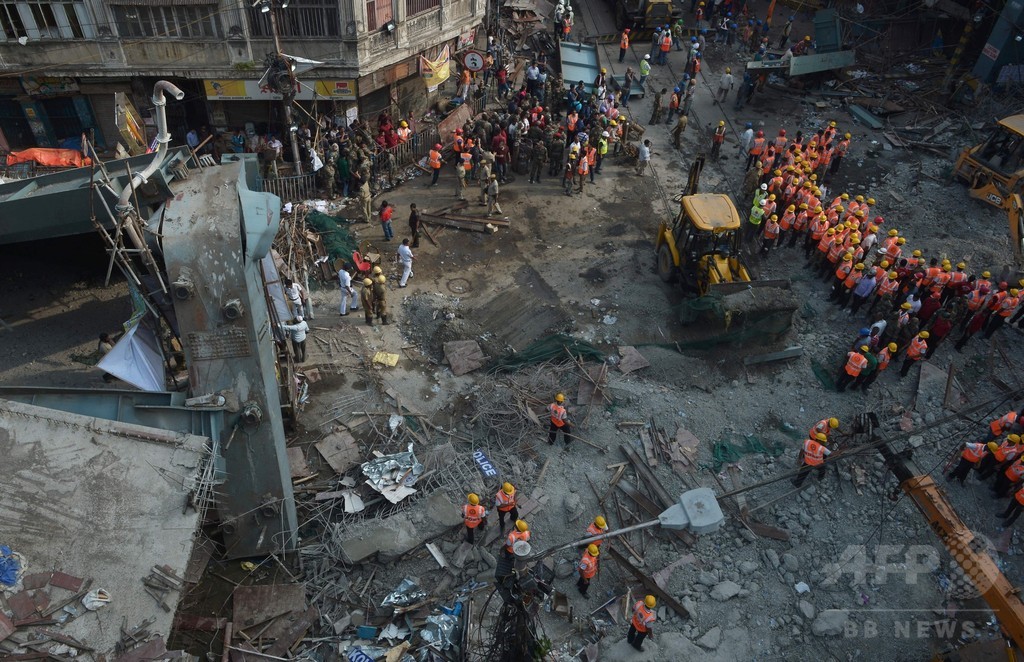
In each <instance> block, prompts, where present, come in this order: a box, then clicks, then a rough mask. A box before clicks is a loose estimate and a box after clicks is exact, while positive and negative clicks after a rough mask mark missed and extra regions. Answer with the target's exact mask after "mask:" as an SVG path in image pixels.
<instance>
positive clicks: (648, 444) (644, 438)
mask: <svg viewBox="0 0 1024 662" xmlns="http://www.w3.org/2000/svg"><path fill="white" fill-rule="evenodd" d="M640 444H641V445H642V446H643V449H644V456H645V457H646V459H647V466H650V467H656V466H658V458H657V456H656V455H655V454H654V443H653V442H652V441H651V435H650V433H648V432H647V430H645V429H644V428H640Z"/></svg>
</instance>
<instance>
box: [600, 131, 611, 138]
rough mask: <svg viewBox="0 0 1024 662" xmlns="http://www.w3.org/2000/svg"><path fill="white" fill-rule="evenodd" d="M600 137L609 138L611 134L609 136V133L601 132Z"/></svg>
mask: <svg viewBox="0 0 1024 662" xmlns="http://www.w3.org/2000/svg"><path fill="white" fill-rule="evenodd" d="M601 135H602V136H604V137H605V138H607V137H609V136H610V135H611V134H610V133H608V132H607V131H602V132H601Z"/></svg>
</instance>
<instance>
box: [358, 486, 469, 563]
mask: <svg viewBox="0 0 1024 662" xmlns="http://www.w3.org/2000/svg"><path fill="white" fill-rule="evenodd" d="M460 524H462V513H461V512H460V511H459V509H458V508H457V507H456V506H455V505H454V504H452V502H451V501H450V500H449V499H448V497H446V496H445V494H444V493H443V492H441V491H438V492H434V494H432V495H430V496H429V497H427V498H426V499H422V500H421V501H419V502H417V504H416V505H415V506H413V507H412V508H409V509H407V510H404V511H402V512H400V513H398V514H396V515H392V516H391V517H388V518H385V519H383V520H373V521H368V522H364V523H361V524H360V525H356V526H353V527H349V528H347V529H345V531H344V533H343V535H339V536H338V540H339V542H340V543H341V548H342V551H343V552H344V554H345V556H346V557H347V558H348V559H349V560H350V561H351V562H352V563H359V562H361V561H363V560H365V559H367V558H370V557H371V556H373V555H374V554H377V555H379V557H380V559H381V560H382V561H383V562H387V561H388V560H390V559H395V558H397V557H399V556H401V555H402V554H405V553H406V552H408V551H410V550H412V549H415V548H416V547H419V546H420V545H422V544H423V543H424V542H425V541H427V540H431V539H433V538H435V537H437V536H439V535H441V534H443V533H445V532H446V531H448V530H449V529H451V528H452V527H455V526H458V525H460Z"/></svg>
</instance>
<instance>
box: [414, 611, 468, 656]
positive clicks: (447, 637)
mask: <svg viewBox="0 0 1024 662" xmlns="http://www.w3.org/2000/svg"><path fill="white" fill-rule="evenodd" d="M458 624H459V621H458V619H457V618H455V617H454V616H449V615H448V614H439V615H437V616H427V624H426V625H425V626H423V629H422V630H420V638H421V639H423V641H425V642H427V643H428V644H436V645H437V647H438V648H440V649H441V650H448V648H449V647H450V646H451V645H452V635H453V634H454V633H455V628H456V627H457V626H458Z"/></svg>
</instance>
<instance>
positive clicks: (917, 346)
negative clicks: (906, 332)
mask: <svg viewBox="0 0 1024 662" xmlns="http://www.w3.org/2000/svg"><path fill="white" fill-rule="evenodd" d="M929 335H930V334H929V333H928V332H927V331H921V332H920V333H918V334H917V335H916V336H914V338H913V340H911V341H910V345H908V346H907V354H906V356H905V357H904V359H903V366H902V367H901V368H900V378H901V379H902V378H903V377H906V376H907V373H908V372H910V368H911V367H912V366H913V365H914V364H915V363H917V362H918V361H920V360H922V359H924V355H925V352H927V351H928V343H927V342H925V341H926V340H928V336H929Z"/></svg>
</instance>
